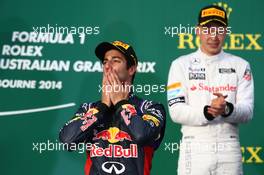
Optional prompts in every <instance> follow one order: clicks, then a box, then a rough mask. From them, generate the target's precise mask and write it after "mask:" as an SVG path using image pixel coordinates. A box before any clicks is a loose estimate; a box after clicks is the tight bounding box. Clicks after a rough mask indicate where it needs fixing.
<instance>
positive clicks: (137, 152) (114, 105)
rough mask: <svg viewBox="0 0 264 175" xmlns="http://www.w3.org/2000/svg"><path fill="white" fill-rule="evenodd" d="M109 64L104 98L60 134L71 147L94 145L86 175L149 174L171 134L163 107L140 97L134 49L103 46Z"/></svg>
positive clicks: (86, 106) (99, 52)
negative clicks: (156, 153)
mask: <svg viewBox="0 0 264 175" xmlns="http://www.w3.org/2000/svg"><path fill="white" fill-rule="evenodd" d="M95 53H96V56H97V57H98V58H99V59H100V60H101V61H102V63H103V80H102V96H101V100H100V101H97V102H92V103H84V104H82V105H81V107H80V109H79V110H78V111H77V112H76V113H75V116H74V117H73V118H72V119H71V120H70V121H68V122H67V123H66V124H65V125H64V126H63V128H62V129H61V131H60V140H61V142H63V143H67V144H69V145H70V144H78V143H83V142H84V143H91V144H92V146H91V148H90V149H89V150H87V161H86V165H85V174H86V175H95V174H100V175H107V174H125V175H149V174H150V170H151V161H152V157H153V154H154V151H155V150H156V149H157V148H158V147H159V145H160V143H161V141H162V138H163V135H164V130H165V115H166V114H165V109H164V107H163V105H162V104H159V103H156V102H152V101H149V100H144V99H141V98H139V97H137V96H136V95H134V94H133V93H132V92H131V91H130V88H127V87H131V84H132V82H133V79H134V76H135V73H136V67H137V62H138V61H137V57H136V54H135V52H134V50H133V48H132V46H130V45H128V44H126V43H124V42H121V41H114V42H112V43H108V42H103V43H101V44H99V45H98V46H97V48H96V50H95Z"/></svg>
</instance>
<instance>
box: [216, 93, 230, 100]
mask: <svg viewBox="0 0 264 175" xmlns="http://www.w3.org/2000/svg"><path fill="white" fill-rule="evenodd" d="M213 95H215V96H217V97H218V98H221V97H222V98H224V99H225V98H226V97H227V96H228V95H223V94H222V93H218V92H215V93H213Z"/></svg>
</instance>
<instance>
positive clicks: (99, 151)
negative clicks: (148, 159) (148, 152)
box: [90, 144, 138, 158]
mask: <svg viewBox="0 0 264 175" xmlns="http://www.w3.org/2000/svg"><path fill="white" fill-rule="evenodd" d="M90 156H91V157H102V156H104V157H114V158H137V157H138V150H137V145H136V144H130V147H129V148H123V146H122V145H112V144H110V145H108V147H107V148H102V147H98V146H96V145H93V146H92V149H91V150H90Z"/></svg>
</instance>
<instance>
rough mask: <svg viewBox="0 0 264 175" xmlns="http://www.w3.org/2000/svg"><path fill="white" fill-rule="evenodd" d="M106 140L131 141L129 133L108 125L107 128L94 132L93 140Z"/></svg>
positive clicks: (111, 141) (113, 141)
mask: <svg viewBox="0 0 264 175" xmlns="http://www.w3.org/2000/svg"><path fill="white" fill-rule="evenodd" d="M100 139H102V140H107V141H108V142H109V143H117V142H119V141H124V140H128V141H132V139H131V137H130V135H129V134H128V133H127V132H125V131H122V130H120V129H119V128H117V127H110V128H109V129H107V130H103V131H100V132H98V133H97V134H95V136H94V138H93V140H100Z"/></svg>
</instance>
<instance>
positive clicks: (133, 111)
mask: <svg viewBox="0 0 264 175" xmlns="http://www.w3.org/2000/svg"><path fill="white" fill-rule="evenodd" d="M122 108H123V109H126V110H127V111H128V112H130V114H131V115H136V114H137V111H136V109H135V107H134V106H133V105H131V104H125V105H122Z"/></svg>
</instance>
